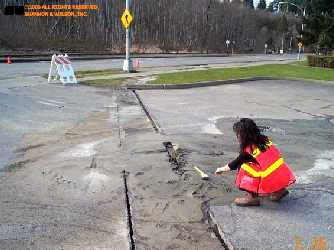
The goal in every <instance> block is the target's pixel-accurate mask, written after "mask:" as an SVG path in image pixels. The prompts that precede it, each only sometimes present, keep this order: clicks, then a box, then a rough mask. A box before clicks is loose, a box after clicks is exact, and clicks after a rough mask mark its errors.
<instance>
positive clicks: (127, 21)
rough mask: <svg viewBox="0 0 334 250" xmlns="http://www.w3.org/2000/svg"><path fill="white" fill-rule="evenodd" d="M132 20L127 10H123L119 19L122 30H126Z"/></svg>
mask: <svg viewBox="0 0 334 250" xmlns="http://www.w3.org/2000/svg"><path fill="white" fill-rule="evenodd" d="M132 20H133V17H132V16H131V14H130V12H129V10H128V9H125V10H124V12H123V15H122V17H121V21H122V24H123V26H124V28H126V29H128V28H129V26H130V24H131V22H132Z"/></svg>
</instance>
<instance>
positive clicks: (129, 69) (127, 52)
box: [123, 0, 132, 73]
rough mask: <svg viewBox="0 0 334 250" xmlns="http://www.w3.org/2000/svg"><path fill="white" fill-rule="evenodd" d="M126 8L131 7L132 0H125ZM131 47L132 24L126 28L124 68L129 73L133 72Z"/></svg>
mask: <svg viewBox="0 0 334 250" xmlns="http://www.w3.org/2000/svg"><path fill="white" fill-rule="evenodd" d="M125 8H126V9H128V10H129V9H130V0H125ZM130 48H131V26H130V27H128V29H126V42H125V61H124V64H123V70H125V71H127V72H128V73H130V72H132V61H131V55H130Z"/></svg>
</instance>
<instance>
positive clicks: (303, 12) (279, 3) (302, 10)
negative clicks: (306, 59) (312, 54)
mask: <svg viewBox="0 0 334 250" xmlns="http://www.w3.org/2000/svg"><path fill="white" fill-rule="evenodd" d="M281 4H291V5H293V6H295V7H296V8H297V9H298V10H300V11H301V12H302V14H303V18H305V16H306V8H305V7H304V8H301V7H300V6H298V5H296V4H294V3H290V2H278V12H279V11H280V6H281ZM303 21H304V20H303ZM303 32H304V22H302V33H301V35H300V38H302V39H303ZM303 51H304V47H303Z"/></svg>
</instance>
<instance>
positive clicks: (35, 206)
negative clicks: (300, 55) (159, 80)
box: [0, 56, 334, 249]
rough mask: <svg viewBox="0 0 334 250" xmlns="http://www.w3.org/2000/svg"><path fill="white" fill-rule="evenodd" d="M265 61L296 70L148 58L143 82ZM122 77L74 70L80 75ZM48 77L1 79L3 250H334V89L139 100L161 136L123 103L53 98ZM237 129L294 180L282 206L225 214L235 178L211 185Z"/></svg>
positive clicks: (245, 86)
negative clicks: (273, 149) (274, 153)
mask: <svg viewBox="0 0 334 250" xmlns="http://www.w3.org/2000/svg"><path fill="white" fill-rule="evenodd" d="M264 58H265V60H266V63H270V62H271V61H270V60H274V61H276V62H277V61H281V60H287V61H289V60H292V59H294V58H293V56H235V57H228V58H215V57H212V58H211V57H210V58H197V57H196V58H187V59H184V58H178V59H177V60H176V59H175V60H174V59H172V60H171V59H170V58H169V59H167V58H159V59H158V58H156V59H150V58H145V59H143V62H144V63H143V71H145V72H150V71H152V70H159V71H161V72H164V71H168V70H170V69H172V68H173V69H175V68H183V67H187V66H189V67H197V66H198V65H200V66H198V67H206V65H207V66H208V67H210V66H212V65H218V66H219V65H220V66H229V65H235V64H250V63H261V62H258V61H261V60H264ZM121 64H122V60H119V59H117V60H99V61H94V63H92V61H89V62H84V61H82V62H78V63H77V62H75V65H74V67H75V68H76V69H106V68H120V67H121V66H120V65H121ZM48 67H49V64H48V63H21V64H11V65H7V64H1V65H0V73H1V75H0V97H1V98H0V109H1V118H0V119H1V126H0V131H1V132H0V138H1V141H2V143H1V148H0V157H1V162H2V167H4V166H7V167H8V168H6V169H3V172H2V175H0V179H1V182H0V184H1V185H0V193H1V195H0V197H1V199H0V206H1V210H0V214H1V216H0V217H1V218H2V219H1V227H0V248H1V249H53V248H57V247H61V248H63V249H92V248H107V249H110V248H111V249H112V248H115V249H127V248H129V247H132V246H134V245H135V246H136V249H222V248H223V245H222V243H221V242H220V241H219V238H217V236H216V235H215V233H214V229H213V226H215V225H216V226H218V229H219V230H218V231H220V234H219V233H217V231H216V233H217V235H220V236H221V237H222V238H223V241H224V242H225V244H226V245H228V246H229V247H230V248H231V249H232V248H233V247H234V248H235V249H242V248H245V249H261V248H262V249H268V248H272V249H294V248H293V247H295V246H297V245H298V244H299V243H300V242H301V241H304V242H305V244H307V243H310V242H312V239H313V238H314V237H318V238H316V239H317V240H318V241H316V243H315V244H318V245H319V244H322V243H321V242H326V244H327V245H328V246H329V247H331V248H332V247H333V242H334V239H333V235H334V234H333V221H332V217H333V212H332V211H333V209H332V208H333V206H332V202H331V201H332V199H333V193H334V190H333V183H334V182H333V180H334V172H333V168H334V166H333V162H334V161H333V160H334V153H333V152H334V144H333V141H334V134H333V131H334V102H333V98H332V97H333V96H334V88H333V86H332V85H330V84H320V83H315V82H308V81H287V80H284V81H283V80H280V81H269V80H268V81H256V82H254V81H253V82H244V83H240V84H238V83H235V84H230V85H224V86H216V87H207V88H196V89H187V90H147V91H137V93H138V95H139V96H140V98H141V100H142V101H143V103H144V105H145V108H146V110H147V111H148V112H149V113H150V115H151V117H152V118H153V121H154V123H155V124H156V125H157V126H158V127H159V130H160V131H161V133H155V132H154V130H153V128H152V125H151V122H150V121H149V120H148V119H147V117H146V115H145V113H144V111H143V110H142V108H141V106H140V105H139V103H138V101H137V99H136V97H135V96H134V95H133V94H132V92H131V91H128V90H125V89H118V90H110V89H103V88H92V87H86V86H81V85H80V86H62V85H60V84H47V83H46V80H45V79H43V78H41V77H40V74H43V73H47V71H48ZM240 117H251V118H254V119H255V121H256V122H257V123H258V124H259V125H260V126H263V128H264V129H265V133H266V134H267V135H269V136H271V137H272V138H273V141H274V143H275V144H277V145H278V147H279V148H280V149H281V151H282V153H283V156H284V157H285V160H286V161H287V163H288V164H289V165H290V167H291V168H292V169H293V171H294V172H295V174H296V175H297V183H296V184H295V185H294V186H293V187H292V189H291V195H290V196H289V197H288V198H286V199H285V200H284V201H282V202H281V203H280V204H273V203H270V202H268V201H263V202H262V206H261V207H259V208H255V209H248V208H246V209H240V208H237V207H235V206H234V205H231V204H232V201H233V199H234V198H235V197H236V196H238V195H240V194H241V192H240V191H238V190H237V189H236V188H235V187H234V185H233V184H234V183H233V182H234V174H235V173H227V174H226V175H224V176H223V177H215V176H213V175H212V173H213V172H214V170H215V169H216V167H218V166H219V165H221V164H225V163H226V162H228V161H230V160H232V159H233V158H234V157H235V156H236V155H237V152H238V144H237V141H236V139H235V136H234V135H233V132H232V124H233V123H234V122H235V121H236V120H238V119H239V118H240ZM167 141H170V142H172V143H173V144H174V145H175V147H176V148H177V152H178V155H179V156H180V159H179V160H180V162H181V165H180V166H178V167H176V166H175V164H172V163H171V162H169V159H168V157H167V152H166V150H165V148H164V147H163V142H167ZM9 162H10V163H11V164H9ZM193 165H197V166H199V167H200V168H201V169H202V170H204V171H205V172H207V173H209V176H210V178H209V180H208V181H205V180H202V179H201V178H200V177H199V176H198V174H197V172H196V171H194V169H193ZM123 170H125V171H126V172H128V173H129V176H128V177H127V179H126V181H127V182H126V183H125V182H124V178H123V175H122V173H124V172H123ZM231 213H232V214H233V215H232V216H231ZM209 215H210V217H211V220H212V221H213V224H211V225H209V224H208V216H209ZM239 218H242V220H239ZM254 221H255V223H254ZM130 222H131V223H130ZM249 224H251V226H247V225H249ZM264 224H269V225H270V226H268V227H263V225H264ZM254 232H255V234H254ZM269 234H270V235H269ZM273 234H275V236H276V237H272V235H273ZM259 235H260V236H259ZM270 236H271V237H270ZM255 237H257V240H254V238H255ZM319 237H322V238H321V239H323V240H322V241H321V239H320V238H319ZM131 238H132V239H133V240H131ZM319 239H320V240H319ZM261 241H262V243H263V242H265V246H263V244H262V243H261ZM263 247H265V248H263ZM267 247H268V248H267Z"/></svg>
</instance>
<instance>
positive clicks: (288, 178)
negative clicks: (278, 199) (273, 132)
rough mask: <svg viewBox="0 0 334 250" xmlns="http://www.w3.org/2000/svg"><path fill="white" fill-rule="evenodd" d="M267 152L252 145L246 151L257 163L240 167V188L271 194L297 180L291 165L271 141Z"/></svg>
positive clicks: (238, 185)
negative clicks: (251, 147) (252, 147)
mask: <svg viewBox="0 0 334 250" xmlns="http://www.w3.org/2000/svg"><path fill="white" fill-rule="evenodd" d="M267 146H268V148H267V149H266V151H265V152H261V150H260V149H259V148H255V149H254V150H253V152H251V149H250V147H248V148H247V149H246V150H245V151H246V153H249V154H251V155H252V156H253V157H254V158H255V159H256V161H257V162H258V164H257V163H253V162H248V163H243V164H242V165H241V167H240V169H239V172H238V175H237V178H236V181H235V184H236V186H237V187H238V188H240V189H242V190H246V191H250V192H254V193H257V194H269V193H273V192H277V191H279V190H281V189H283V188H286V187H288V186H289V185H291V184H292V183H294V182H295V181H296V178H295V176H294V175H293V173H292V171H291V170H290V168H289V166H288V165H287V164H286V163H285V162H284V160H283V158H282V156H281V154H280V152H279V151H278V149H277V148H276V147H275V145H273V144H272V142H271V141H270V142H269V143H268V144H267Z"/></svg>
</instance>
